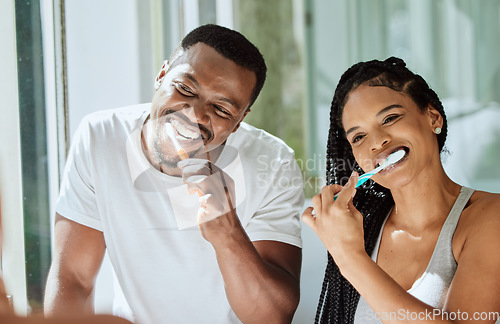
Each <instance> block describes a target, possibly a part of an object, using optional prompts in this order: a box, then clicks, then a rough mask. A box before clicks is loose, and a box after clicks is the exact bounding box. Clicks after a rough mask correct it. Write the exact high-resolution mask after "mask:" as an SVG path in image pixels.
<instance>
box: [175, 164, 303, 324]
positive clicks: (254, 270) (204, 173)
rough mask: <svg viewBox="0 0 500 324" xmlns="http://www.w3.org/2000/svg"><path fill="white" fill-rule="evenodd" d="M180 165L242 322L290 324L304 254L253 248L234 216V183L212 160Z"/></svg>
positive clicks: (277, 247) (286, 248) (270, 246)
mask: <svg viewBox="0 0 500 324" xmlns="http://www.w3.org/2000/svg"><path fill="white" fill-rule="evenodd" d="M179 165H180V166H181V167H182V168H183V179H184V181H185V183H187V185H188V188H189V192H192V193H195V192H196V193H198V195H199V196H200V205H201V207H200V209H199V211H198V225H199V228H200V231H201V235H202V236H203V237H204V238H205V239H206V240H207V241H208V242H210V243H211V244H212V246H213V248H214V250H215V254H216V257H217V262H218V265H219V268H220V271H221V274H222V277H223V280H224V288H225V290H226V296H227V299H228V301H229V304H230V305H231V308H232V309H233V311H234V312H235V314H236V315H237V316H238V318H239V319H240V320H241V321H242V322H244V323H290V322H291V321H292V318H293V314H294V313H295V310H296V308H297V306H298V303H299V295H300V293H299V290H300V283H299V281H300V267H301V262H302V250H301V249H300V248H298V247H296V246H293V245H290V244H286V243H282V242H278V241H272V240H259V241H255V242H253V243H252V242H251V240H250V239H249V237H248V236H247V233H246V232H245V230H244V228H243V226H242V225H241V223H240V219H239V217H238V215H237V214H236V208H235V207H234V206H235V205H234V203H235V201H236V199H235V193H234V181H233V179H232V178H231V177H229V176H228V175H227V174H225V173H224V172H223V171H222V170H220V169H219V168H218V167H217V166H215V165H213V164H212V163H210V162H208V161H203V160H197V159H190V160H184V161H182V162H180V163H179ZM200 177H201V179H203V180H202V181H200ZM300 189H301V188H300ZM292 194H293V193H292ZM277 200H278V199H276V201H277ZM288 203H292V202H291V201H289V202H288ZM275 204H277V206H274V207H273V208H279V207H278V206H279V203H278V202H275Z"/></svg>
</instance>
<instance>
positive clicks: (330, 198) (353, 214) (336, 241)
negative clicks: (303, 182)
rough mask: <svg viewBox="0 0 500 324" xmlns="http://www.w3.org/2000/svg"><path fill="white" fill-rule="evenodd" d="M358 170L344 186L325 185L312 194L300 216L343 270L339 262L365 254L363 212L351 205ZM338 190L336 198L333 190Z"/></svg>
mask: <svg viewBox="0 0 500 324" xmlns="http://www.w3.org/2000/svg"><path fill="white" fill-rule="evenodd" d="M357 181H358V174H357V172H353V174H352V175H351V178H350V179H349V182H347V183H346V185H345V186H344V187H342V186H340V185H330V186H325V187H323V188H322V189H321V193H320V194H317V195H316V196H314V197H313V198H312V204H313V207H309V208H307V209H306V210H305V211H304V213H303V214H302V220H303V222H304V223H306V224H307V225H308V226H309V227H311V228H312V229H313V230H314V231H315V232H316V234H317V235H318V236H319V238H320V239H321V241H322V242H323V244H324V245H325V247H326V248H327V249H328V252H330V254H331V256H332V257H333V259H334V260H335V263H337V265H338V266H339V268H340V270H342V265H344V264H346V263H347V262H349V260H353V259H354V258H352V257H353V256H355V255H356V254H357V253H358V254H364V255H366V252H365V246H364V237H363V216H362V215H361V213H360V212H359V211H358V210H357V209H356V208H355V207H354V205H353V201H352V199H353V197H354V195H355V194H356V188H355V185H356V183H357ZM337 193H339V195H338V197H337V199H336V200H335V199H334V196H335V194H337Z"/></svg>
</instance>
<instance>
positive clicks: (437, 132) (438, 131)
mask: <svg viewBox="0 0 500 324" xmlns="http://www.w3.org/2000/svg"><path fill="white" fill-rule="evenodd" d="M434 133H436V135H439V134H441V127H436V128H434Z"/></svg>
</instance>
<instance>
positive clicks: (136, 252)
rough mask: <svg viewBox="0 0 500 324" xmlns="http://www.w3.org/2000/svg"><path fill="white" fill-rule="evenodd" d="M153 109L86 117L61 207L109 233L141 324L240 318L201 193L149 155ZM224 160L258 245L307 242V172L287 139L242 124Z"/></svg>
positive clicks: (126, 292)
mask: <svg viewBox="0 0 500 324" xmlns="http://www.w3.org/2000/svg"><path fill="white" fill-rule="evenodd" d="M149 109H150V104H143V105H135V106H130V107H125V108H120V109H115V110H107V111H100V112H97V113H93V114H91V115H89V116H87V117H86V118H85V119H84V120H83V121H82V122H81V124H80V126H79V128H78V130H77V132H76V134H75V136H74V139H73V143H72V146H71V150H70V153H69V156H68V160H67V163H66V167H65V171H64V177H63V181H62V184H61V192H60V196H59V200H58V202H57V206H56V211H57V213H59V214H60V215H62V216H63V217H65V218H68V219H71V220H73V221H75V222H77V223H80V224H83V225H85V226H88V227H91V228H93V229H96V230H99V231H102V232H103V234H104V239H105V241H106V247H107V251H108V254H109V257H110V260H111V263H112V265H113V268H114V271H115V273H116V276H117V279H118V281H119V283H120V286H121V288H122V290H123V293H124V296H125V298H126V301H127V303H128V304H129V305H130V308H131V310H132V313H133V320H134V321H135V322H137V323H240V321H239V320H238V319H237V318H236V316H235V314H234V313H233V311H232V310H231V307H230V306H229V303H228V301H227V299H226V295H225V292H224V283H223V281H222V276H221V274H220V270H219V267H218V265H217V261H216V257H215V253H214V250H213V247H212V246H211V244H210V243H209V242H207V241H206V240H205V239H203V237H202V236H201V234H200V231H199V229H198V227H197V224H196V216H197V211H198V208H199V202H198V197H197V196H196V195H189V194H188V193H187V190H186V186H185V185H184V184H183V182H182V179H181V178H178V177H171V176H168V175H166V174H163V173H161V172H159V171H158V170H156V169H155V168H153V167H152V166H151V165H150V164H149V162H148V161H147V159H146V157H145V156H144V154H143V152H142V148H141V142H140V132H141V127H142V125H143V123H144V121H145V119H146V118H147V116H148V114H149ZM215 164H216V165H217V166H219V167H220V168H222V169H223V170H224V171H225V172H226V173H227V174H229V176H231V177H232V178H233V180H234V182H235V187H236V205H237V207H236V212H237V215H238V217H239V218H240V221H241V224H242V226H243V228H244V229H245V231H246V233H247V234H248V236H249V238H250V240H251V241H259V240H273V241H279V242H284V243H288V244H291V245H294V246H298V247H301V244H302V242H301V238H300V217H299V215H300V213H301V208H302V206H303V199H304V198H303V189H302V175H301V172H300V169H299V167H298V165H297V163H296V161H295V159H294V153H293V151H292V150H291V149H290V148H289V147H288V146H286V144H285V143H284V142H283V141H281V140H280V139H278V138H276V137H274V136H272V135H270V134H268V133H266V132H265V131H262V130H259V129H256V128H254V127H252V126H250V125H248V124H246V123H241V126H240V128H239V129H238V130H237V131H236V132H235V133H233V134H231V135H230V137H229V138H228V140H227V142H226V145H225V147H224V150H223V152H222V153H221V155H220V157H219V159H218V160H217V162H216V163H215Z"/></svg>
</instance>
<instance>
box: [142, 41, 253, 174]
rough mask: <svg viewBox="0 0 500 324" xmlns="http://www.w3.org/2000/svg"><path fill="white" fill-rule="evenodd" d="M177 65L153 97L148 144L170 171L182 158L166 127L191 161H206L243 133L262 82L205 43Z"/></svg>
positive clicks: (185, 56) (183, 55) (174, 65)
mask: <svg viewBox="0 0 500 324" xmlns="http://www.w3.org/2000/svg"><path fill="white" fill-rule="evenodd" d="M172 64H173V65H172V67H171V68H170V70H169V71H168V72H167V73H166V75H165V76H164V78H163V81H162V82H161V85H160V87H159V88H158V90H157V92H156V93H155V96H154V97H153V102H152V106H151V111H150V120H149V122H150V123H151V127H150V133H149V134H148V136H147V139H146V143H147V147H148V148H149V150H153V152H154V153H153V155H154V157H153V158H154V159H155V160H156V162H158V163H159V164H163V165H167V166H169V167H175V165H176V163H177V162H178V161H179V157H178V155H177V151H176V150H175V148H174V146H173V144H172V142H171V141H170V140H169V139H168V137H167V134H166V131H165V124H166V123H170V124H171V125H172V127H173V129H174V131H175V136H176V138H177V140H178V141H179V144H180V145H181V146H182V148H183V149H184V150H185V151H186V153H187V154H188V155H189V156H190V157H200V158H206V153H207V152H211V151H213V150H215V149H217V148H219V147H220V146H221V145H222V144H224V142H225V141H226V140H227V138H228V137H229V135H230V134H231V133H232V132H234V131H236V130H237V129H238V127H239V125H240V123H241V121H242V120H243V118H244V117H245V115H246V114H247V113H248V111H249V110H248V106H249V104H250V96H251V94H252V91H253V89H254V87H255V83H256V76H255V73H254V72H252V71H250V70H248V69H246V68H243V67H241V66H239V65H237V64H236V63H234V62H233V61H231V60H229V59H226V58H225V57H223V56H222V55H220V54H219V53H218V52H217V51H216V50H215V49H213V48H212V47H210V46H208V45H206V44H204V43H197V44H195V45H193V46H191V47H190V48H189V49H187V50H186V51H184V53H182V54H181V55H180V56H179V57H178V58H177V59H176V60H175V61H174V62H173V63H172Z"/></svg>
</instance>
